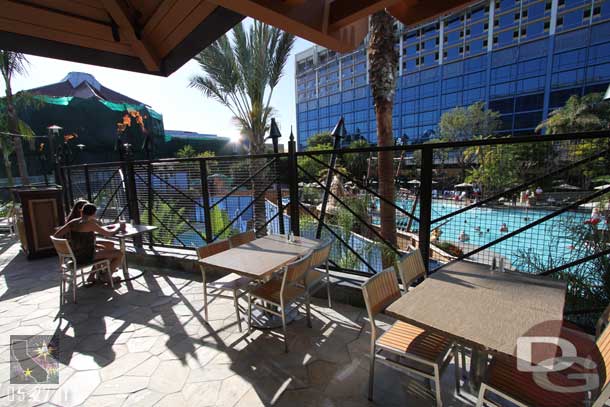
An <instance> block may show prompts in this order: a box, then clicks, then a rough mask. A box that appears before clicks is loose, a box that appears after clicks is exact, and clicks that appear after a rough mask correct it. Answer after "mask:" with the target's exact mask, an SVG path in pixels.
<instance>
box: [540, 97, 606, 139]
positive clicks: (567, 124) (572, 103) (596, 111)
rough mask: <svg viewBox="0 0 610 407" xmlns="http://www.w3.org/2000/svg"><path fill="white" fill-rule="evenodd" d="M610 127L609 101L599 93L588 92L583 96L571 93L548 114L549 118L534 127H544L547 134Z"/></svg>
mask: <svg viewBox="0 0 610 407" xmlns="http://www.w3.org/2000/svg"><path fill="white" fill-rule="evenodd" d="M609 127H610V103H608V102H606V101H604V100H603V95H602V94H601V93H590V94H588V95H585V96H583V97H579V96H577V95H572V96H570V98H569V99H568V101H567V102H566V104H565V105H564V106H563V107H561V108H559V109H556V110H553V111H552V112H551V113H550V114H549V118H548V119H546V120H545V121H543V122H542V123H540V124H539V125H538V127H536V131H541V130H542V129H546V131H547V133H548V134H562V133H571V132H583V131H593V130H604V129H608V128H609Z"/></svg>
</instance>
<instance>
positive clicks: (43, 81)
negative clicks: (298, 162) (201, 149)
mask: <svg viewBox="0 0 610 407" xmlns="http://www.w3.org/2000/svg"><path fill="white" fill-rule="evenodd" d="M311 45H312V43H310V42H308V41H306V40H303V39H300V38H298V39H297V40H296V41H295V44H294V47H293V51H292V54H291V56H290V58H289V60H288V63H287V64H286V66H285V68H284V76H283V78H282V79H281V80H280V82H279V84H278V85H277V87H276V88H275V90H274V94H273V97H272V100H271V104H272V106H273V107H274V108H275V110H276V115H275V117H276V121H277V122H278V125H279V127H280V131H281V132H282V139H281V140H280V143H284V144H287V142H288V136H289V135H290V126H293V127H294V132H295V136H296V113H295V94H294V55H295V54H296V53H298V52H301V51H303V50H304V49H307V48H309V47H310V46H311ZM27 59H28V61H29V62H30V66H29V69H28V74H27V75H25V76H17V77H15V78H14V79H13V81H12V87H13V92H17V91H20V90H26V89H32V88H35V87H39V86H43V85H48V84H51V83H56V82H59V81H61V80H62V79H63V78H64V77H65V76H66V75H67V74H68V72H73V71H78V72H87V73H90V74H92V75H93V76H94V77H95V78H96V79H97V80H98V81H99V82H100V83H101V84H102V85H103V86H106V87H107V88H110V89H112V90H115V91H117V92H120V93H122V94H124V95H126V96H129V97H131V98H133V99H136V100H139V101H140V102H142V103H145V104H147V105H149V106H151V107H152V108H153V109H155V110H156V111H157V112H159V113H161V114H162V115H163V122H164V125H165V128H166V129H169V130H187V131H196V132H199V133H206V134H217V135H219V136H225V137H231V138H232V139H235V138H238V137H239V129H238V127H237V126H236V125H235V124H234V123H233V121H232V119H231V118H232V115H231V112H230V111H229V109H227V108H226V107H224V106H222V105H221V104H220V103H218V102H216V101H214V100H212V99H209V98H206V97H205V96H204V95H203V94H202V93H201V92H200V91H198V90H196V89H193V88H189V87H188V83H189V79H190V78H191V77H192V76H193V75H195V74H198V73H201V72H202V71H201V69H200V68H199V65H198V64H197V63H196V62H194V61H189V62H188V63H186V64H185V65H184V66H183V67H182V68H180V69H179V70H177V71H176V72H174V73H173V74H172V75H170V76H169V77H167V78H165V77H158V76H153V75H147V74H140V73H134V72H127V71H121V70H117V69H111V68H104V67H100V66H95V65H86V64H78V63H75V62H69V61H62V60H57V59H49V58H42V57H37V56H27ZM4 93H5V87H4V84H3V83H1V81H0V94H1V95H4Z"/></svg>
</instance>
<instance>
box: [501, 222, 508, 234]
mask: <svg viewBox="0 0 610 407" xmlns="http://www.w3.org/2000/svg"><path fill="white" fill-rule="evenodd" d="M500 232H502V233H506V232H508V226H506V223H503V224H502V226H500Z"/></svg>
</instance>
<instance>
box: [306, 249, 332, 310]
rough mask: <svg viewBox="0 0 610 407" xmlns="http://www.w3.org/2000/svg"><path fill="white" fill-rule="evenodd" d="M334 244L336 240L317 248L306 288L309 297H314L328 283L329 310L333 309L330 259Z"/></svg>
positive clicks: (312, 259)
mask: <svg viewBox="0 0 610 407" xmlns="http://www.w3.org/2000/svg"><path fill="white" fill-rule="evenodd" d="M333 243H334V239H329V240H326V241H324V242H322V243H321V244H320V245H319V246H318V247H316V248H315V249H314V251H313V253H312V254H311V268H310V270H309V273H308V274H307V279H306V283H307V284H306V288H307V291H308V293H309V296H313V294H315V293H316V292H317V291H319V290H320V289H321V288H322V287H323V286H324V282H326V296H327V298H328V308H332V301H331V298H330V270H329V269H328V258H329V257H330V250H331V248H332V245H333ZM316 268H323V269H324V270H323V271H318V270H316Z"/></svg>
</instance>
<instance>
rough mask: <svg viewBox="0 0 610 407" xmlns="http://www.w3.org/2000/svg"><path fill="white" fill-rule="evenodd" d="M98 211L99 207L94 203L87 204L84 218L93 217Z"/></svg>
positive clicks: (84, 208)
mask: <svg viewBox="0 0 610 407" xmlns="http://www.w3.org/2000/svg"><path fill="white" fill-rule="evenodd" d="M96 211H97V207H96V206H95V205H93V204H92V203H86V204H85V206H83V216H93V215H95V212H96Z"/></svg>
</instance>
